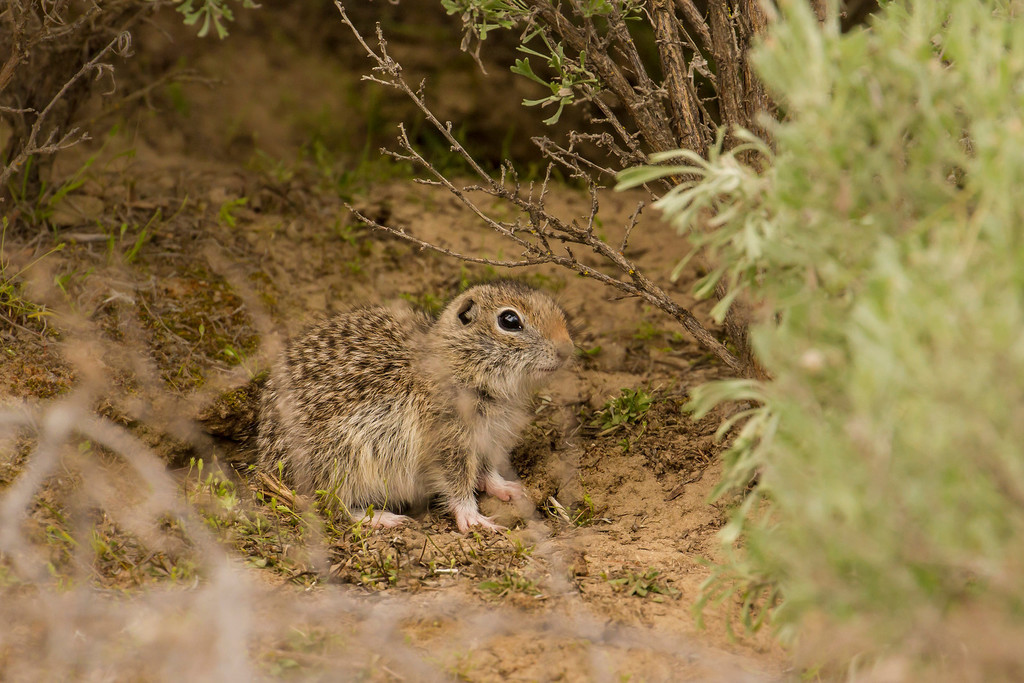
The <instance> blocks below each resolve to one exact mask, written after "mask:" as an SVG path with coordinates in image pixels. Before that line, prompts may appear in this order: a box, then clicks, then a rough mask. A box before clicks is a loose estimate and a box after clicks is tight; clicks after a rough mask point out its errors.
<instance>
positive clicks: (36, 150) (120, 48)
mask: <svg viewBox="0 0 1024 683" xmlns="http://www.w3.org/2000/svg"><path fill="white" fill-rule="evenodd" d="M130 47H131V34H129V33H128V32H127V31H124V32H122V33H120V34H118V35H117V36H116V37H115V38H114V39H113V40H111V41H110V42H109V43H107V45H106V47H104V48H103V49H102V50H100V51H99V52H97V53H96V55H95V56H94V57H93V58H92V59H90V60H89V61H88V62H86V63H85V64H83V65H82V67H81V68H80V69H79V70H78V71H77V72H76V73H75V75H74V76H72V77H71V78H69V79H68V80H67V82H65V83H64V85H63V86H62V87H61V89H60V90H58V91H57V94H56V95H54V96H53V97H52V98H51V99H50V102H49V103H48V104H47V105H46V106H45V107H44V108H43V110H42V111H41V112H39V113H38V114H37V115H36V120H35V121H34V122H33V123H32V128H31V129H30V130H29V133H28V139H27V140H25V144H24V145H22V147H21V149H20V150H18V153H17V154H16V155H15V156H14V158H13V159H12V160H11V161H10V162H9V163H7V165H6V166H4V167H3V170H0V187H5V186H6V185H7V181H8V180H10V177H11V176H12V175H14V173H15V172H16V171H17V170H18V169H19V168H21V167H22V166H23V165H24V163H25V162H26V161H28V159H29V157H32V156H35V155H38V154H55V153H57V152H59V151H60V150H62V149H67V148H68V147H73V146H75V145H77V144H78V143H80V142H82V141H83V140H88V139H89V134H88V133H79V129H78V128H72V129H71V130H70V131H68V132H66V133H64V134H63V135H60V134H59V133H58V131H57V129H56V128H54V129H52V130H51V131H50V132H49V133H48V134H47V136H46V139H45V141H43V142H40V141H39V137H40V135H41V134H42V129H43V124H44V123H45V122H46V118H47V116H48V115H49V114H50V112H51V111H52V110H53V108H54V107H55V106H56V105H57V103H58V102H60V101H61V100H62V99H63V98H64V96H65V95H66V94H67V92H68V90H70V89H71V87H72V86H73V85H75V83H77V82H78V81H80V80H81V79H83V78H85V76H86V75H87V74H89V73H91V72H93V71H96V72H98V75H102V74H103V73H104V72H109V71H112V67H111V66H110V65H109V64H105V63H103V62H102V61H101V60H102V59H103V58H105V57H106V56H107V55H108V54H110V53H111V52H116V53H118V54H124V53H126V52H127V51H128V50H129V48H130Z"/></svg>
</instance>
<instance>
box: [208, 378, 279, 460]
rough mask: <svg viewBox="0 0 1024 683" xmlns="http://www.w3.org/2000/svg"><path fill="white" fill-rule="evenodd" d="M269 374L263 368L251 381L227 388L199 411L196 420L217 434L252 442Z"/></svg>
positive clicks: (213, 433)
mask: <svg viewBox="0 0 1024 683" xmlns="http://www.w3.org/2000/svg"><path fill="white" fill-rule="evenodd" d="M268 376H269V375H268V373H266V372H262V373H260V374H258V375H256V376H255V377H253V378H252V379H251V380H249V383H248V384H244V385H242V386H240V387H238V388H237V389H232V390H231V391H226V392H224V393H223V394H221V395H220V396H218V397H217V398H216V399H215V400H214V401H213V403H211V404H209V405H208V406H206V407H204V408H203V409H202V410H200V411H199V414H198V415H197V416H196V421H197V422H199V424H201V425H202V426H203V429H205V430H206V431H207V432H209V433H210V434H212V435H214V436H219V437H222V438H225V439H231V440H232V441H238V442H241V443H252V442H253V441H254V440H255V438H256V429H257V425H258V421H259V412H260V397H261V396H262V394H263V387H264V386H265V385H266V383H267V377H268Z"/></svg>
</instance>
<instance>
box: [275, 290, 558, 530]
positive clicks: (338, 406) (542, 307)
mask: <svg viewBox="0 0 1024 683" xmlns="http://www.w3.org/2000/svg"><path fill="white" fill-rule="evenodd" d="M508 311H513V312H514V313H515V314H516V316H515V317H517V318H518V320H519V322H520V323H521V327H522V329H503V327H502V323H501V322H499V317H500V316H502V315H503V314H505V315H506V317H505V318H504V319H503V321H504V324H505V325H506V326H507V325H509V324H510V322H509V319H508V318H507V312H508ZM511 324H512V325H513V326H514V324H515V323H514V321H513V322H512V323H511ZM572 351H573V345H572V341H571V339H570V337H569V333H568V331H567V326H566V319H565V314H564V312H563V311H562V309H561V308H559V307H558V305H557V304H555V303H554V302H553V301H552V300H551V299H550V298H549V297H547V296H546V295H544V294H542V293H540V292H538V291H536V290H534V289H532V288H530V287H527V286H526V285H523V284H521V283H518V282H512V281H502V282H497V283H490V284H485V285H478V286H476V287H473V288H470V289H469V290H467V291H465V292H463V293H462V294H461V295H459V296H458V297H456V298H455V299H454V300H453V301H452V302H451V303H449V304H448V306H447V307H446V308H445V309H444V311H442V313H441V315H440V316H439V317H438V319H437V320H436V321H435V320H432V319H431V318H429V317H428V316H426V315H424V314H421V313H415V312H413V311H412V310H410V309H408V308H393V309H389V308H364V309H359V310H355V311H351V312H349V313H344V314H341V315H338V316H335V317H333V318H330V319H327V320H324V321H322V322H320V323H318V324H316V325H314V326H313V327H311V328H310V329H309V330H307V331H306V332H305V333H304V334H303V335H302V336H300V337H299V338H298V339H296V340H294V341H293V342H292V343H291V344H290V345H289V346H288V348H287V349H286V350H285V352H284V354H283V355H282V357H281V359H280V360H279V362H278V363H277V365H276V366H275V368H274V369H273V370H272V371H271V375H270V379H269V381H268V382H267V387H266V390H265V391H264V393H263V397H262V401H261V406H260V420H259V429H258V437H257V443H258V447H259V451H260V464H261V466H262V467H264V468H266V469H267V470H269V471H277V470H278V469H280V470H281V472H282V473H283V474H284V476H285V477H286V478H287V479H288V480H290V481H291V482H292V483H293V484H294V485H295V486H297V487H298V488H299V489H300V490H303V491H305V492H313V491H317V490H323V491H330V492H332V493H333V494H334V495H335V496H336V497H337V500H338V501H340V502H341V504H342V505H343V506H344V507H345V508H347V510H348V511H350V513H352V514H354V515H357V514H362V510H363V509H364V508H366V507H367V506H370V505H372V506H373V507H374V508H375V509H377V510H389V511H393V510H401V509H404V508H407V507H410V506H417V505H421V504H423V503H425V502H426V501H428V500H429V499H430V498H431V497H433V496H435V495H439V496H440V497H441V498H442V500H443V501H444V503H445V505H446V506H447V507H448V509H449V510H450V511H451V512H452V514H453V515H454V516H455V520H456V522H457V524H458V526H459V529H460V530H462V531H464V532H465V531H466V530H468V528H469V527H470V526H472V525H480V526H484V527H489V528H493V527H494V524H493V523H492V522H491V521H490V520H489V519H488V518H487V517H484V516H483V515H481V514H480V512H479V510H478V508H477V505H476V498H475V491H476V490H477V489H478V488H479V489H483V490H485V491H487V492H488V493H491V494H492V495H497V496H499V497H501V498H503V499H504V500H508V499H510V498H511V497H513V496H519V495H523V494H522V489H521V487H519V485H518V484H514V483H512V482H508V481H505V480H504V479H502V478H501V476H500V475H499V474H498V473H497V466H498V465H499V464H500V463H501V462H502V461H503V460H504V459H505V458H507V455H508V451H509V449H510V448H511V447H512V446H513V445H514V444H515V442H516V441H517V440H518V438H519V434H520V432H521V430H522V428H523V427H524V426H525V425H526V423H527V421H528V419H529V410H528V408H529V402H530V398H531V395H532V393H533V391H534V390H535V389H537V388H538V387H539V386H540V385H542V384H544V383H546V382H547V381H548V380H549V379H550V377H551V376H552V375H553V374H554V372H555V371H556V370H558V369H559V368H561V367H562V366H563V365H565V363H566V362H567V361H568V360H569V358H570V357H571V356H572ZM404 519H405V518H403V517H400V516H398V515H395V514H394V513H393V512H383V513H381V514H379V515H375V516H374V517H373V519H372V522H373V523H374V524H379V525H394V524H399V523H401V522H402V521H404Z"/></svg>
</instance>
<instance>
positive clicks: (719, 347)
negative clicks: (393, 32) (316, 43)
mask: <svg viewBox="0 0 1024 683" xmlns="http://www.w3.org/2000/svg"><path fill="white" fill-rule="evenodd" d="M528 2H529V3H530V4H531V6H533V7H534V8H535V11H536V12H537V13H538V14H541V15H545V17H544V18H545V20H549V19H553V20H554V21H561V22H562V24H560V25H558V31H559V34H560V35H562V37H563V39H565V40H566V42H568V43H570V47H571V48H573V49H577V48H579V49H582V48H583V47H585V42H586V38H585V37H584V36H583V34H582V33H581V32H580V30H579V29H578V28H577V27H574V26H572V25H568V24H567V23H566V22H565V19H564V17H561V15H560V14H558V16H557V17H550V16H547V15H546V14H545V13H547V14H550V13H551V12H554V13H555V14H557V11H556V10H553V9H552V8H551V6H550V5H547V4H545V3H539V2H536V0H528ZM335 6H336V7H337V8H338V11H339V13H340V14H341V19H342V21H343V23H345V24H346V25H347V26H348V27H349V29H350V30H351V31H352V33H353V35H354V36H355V38H356V40H357V41H358V42H359V44H360V45H361V46H362V47H363V49H364V50H365V51H366V54H367V55H368V56H369V57H370V59H371V60H373V62H374V64H375V65H374V66H373V67H372V75H370V76H366V77H364V78H366V79H367V80H372V81H374V82H377V83H380V84H382V85H386V86H388V87H391V88H395V89H397V90H399V91H401V92H402V93H404V94H405V95H406V96H407V97H408V98H409V99H410V100H412V102H413V103H414V104H415V105H416V107H417V108H418V109H419V110H420V111H421V112H422V113H423V115H424V116H425V117H426V119H427V121H429V122H430V124H431V125H432V126H433V127H434V128H435V129H436V130H437V131H438V132H439V133H440V134H441V135H442V136H443V137H444V139H445V140H446V141H447V142H448V144H449V146H450V148H451V150H452V151H453V152H454V153H455V154H457V155H458V156H460V157H461V158H462V159H463V160H465V161H466V163H467V165H468V166H469V167H470V168H471V169H472V170H473V172H474V174H475V175H476V176H477V177H478V178H479V179H480V181H481V182H480V184H478V185H467V186H463V187H458V186H456V185H455V184H454V183H452V182H451V181H450V180H449V179H448V178H446V177H445V175H444V174H443V173H441V172H440V171H439V170H437V168H436V167H434V166H433V165H432V164H431V163H430V162H429V161H428V160H427V159H426V158H424V157H423V156H422V155H421V154H420V153H419V152H418V151H417V150H416V149H415V148H414V147H413V145H412V143H411V142H410V140H409V138H408V135H407V134H406V131H405V128H404V126H401V125H400V126H399V137H398V142H399V145H400V147H401V151H400V152H389V154H391V155H392V156H395V157H396V158H401V159H405V160H408V161H412V162H414V163H416V164H417V165H419V166H420V167H421V168H423V169H424V170H425V171H426V172H427V173H429V174H430V176H432V178H431V179H427V180H424V181H422V182H425V183H426V184H430V185H438V186H441V187H444V188H445V189H447V190H448V191H449V192H450V193H452V194H453V195H454V196H455V197H457V198H458V199H459V201H460V202H461V203H462V204H464V205H465V206H466V207H467V208H468V209H469V210H470V211H472V212H473V213H474V214H475V215H476V216H478V217H479V218H480V219H481V220H482V221H483V222H484V223H485V224H486V225H487V226H488V227H489V228H491V229H492V230H494V231H495V232H497V233H498V234H500V235H502V236H503V237H505V238H506V239H509V240H510V241H512V242H513V243H515V244H516V245H518V246H519V247H520V248H522V250H523V258H522V259H519V260H500V259H490V258H486V257H481V256H475V255H471V254H462V253H459V252H455V251H453V250H451V249H448V248H446V247H443V246H440V245H437V244H432V243H430V242H427V241H425V240H422V239H419V238H417V237H414V236H412V235H410V234H408V233H407V232H406V231H405V230H403V229H400V228H393V227H390V226H385V225H381V224H380V223H378V222H376V221H374V220H372V219H370V218H369V217H367V216H365V215H364V214H362V213H361V212H359V211H357V210H356V209H354V208H352V207H351V206H349V207H348V208H349V210H350V211H352V212H353V214H354V215H356V216H357V217H358V218H359V219H360V220H362V221H363V222H365V223H366V224H367V225H370V226H372V227H374V228H376V229H379V230H382V231H384V232H386V233H388V234H391V235H394V236H395V237H398V238H400V239H403V240H406V241H408V242H410V243H412V244H415V245H417V246H418V247H420V248H421V249H431V250H433V251H435V252H438V253H441V254H445V255H447V256H452V257H454V258H458V259H460V260H464V261H468V262H471V263H482V264H487V265H492V266H501V267H521V266H529V265H539V264H545V263H551V264H555V265H558V266H562V267H564V268H568V269H569V270H572V271H575V272H577V273H579V274H580V275H582V276H584V277H589V278H592V279H594V280H597V281H598V282H601V283H604V284H606V285H608V286H610V287H614V288H615V289H617V290H619V291H620V292H622V293H624V294H626V295H628V296H635V297H640V298H642V299H644V300H646V301H648V302H649V303H651V304H652V305H654V306H655V307H657V308H659V309H661V310H662V311H665V312H666V313H668V314H669V315H671V316H672V317H674V318H675V319H676V320H677V321H678V322H679V323H680V324H681V325H682V326H683V327H684V328H685V329H686V330H687V331H688V332H689V333H690V334H691V335H692V336H693V337H694V339H696V340H697V342H698V343H699V344H700V345H701V346H703V347H704V348H706V349H708V350H709V351H711V352H712V353H713V354H714V355H715V356H716V357H718V358H719V359H721V360H722V362H723V363H725V364H726V365H727V366H728V367H730V368H731V369H732V370H734V371H735V372H737V373H740V374H744V373H745V372H746V367H745V365H744V363H743V361H741V360H740V359H739V358H737V357H736V356H735V355H734V354H733V353H732V352H730V351H729V350H728V349H727V348H726V347H725V345H724V344H722V343H721V342H720V341H719V340H718V339H716V338H715V337H714V335H713V334H711V332H710V331H708V330H707V329H706V328H705V327H704V326H703V325H702V324H701V323H700V321H698V320H697V319H696V318H695V317H694V316H693V314H692V313H690V311H688V310H686V309H685V308H683V307H681V306H679V304H677V303H676V302H675V301H673V300H672V299H671V297H669V296H668V294H667V293H666V292H665V291H664V290H663V289H662V288H661V287H659V286H658V285H657V284H655V283H654V282H652V281H651V280H650V279H649V278H647V276H646V275H645V274H644V273H643V272H642V270H641V269H640V268H638V267H637V265H636V264H635V263H634V262H633V261H631V260H630V259H629V258H627V257H626V256H625V254H624V252H625V247H626V244H627V242H628V239H629V234H630V233H631V232H632V230H633V228H634V227H635V226H636V223H637V220H638V217H639V214H640V211H641V209H642V207H643V204H642V203H641V205H640V206H638V207H637V210H636V211H635V212H634V214H633V215H632V216H631V218H630V223H629V225H628V226H627V228H626V232H625V235H624V238H623V242H622V248H621V249H614V248H613V247H611V246H610V245H609V244H607V243H605V242H604V241H602V240H601V239H600V238H598V237H597V236H596V235H595V234H594V225H595V221H596V217H597V212H598V208H599V202H598V192H597V190H598V187H597V185H596V184H595V183H594V181H593V180H592V179H591V178H590V176H589V174H588V172H587V170H584V169H585V168H586V169H588V170H591V171H595V172H597V173H608V174H611V173H612V171H611V170H610V169H606V168H603V167H601V166H599V165H597V164H594V163H593V162H589V161H587V160H586V159H584V158H583V157H582V156H580V155H579V154H577V153H576V152H575V151H573V150H572V148H571V145H570V149H563V148H561V147H559V146H558V145H555V144H554V143H552V142H551V141H549V140H545V139H541V140H539V141H535V142H537V144H538V145H539V146H540V147H541V149H542V150H543V151H544V152H545V154H547V155H548V156H549V158H551V159H553V160H554V161H556V162H558V163H560V164H562V165H563V166H565V167H566V168H568V169H570V171H571V172H572V173H573V175H575V176H577V177H580V178H585V179H587V181H588V184H589V187H590V194H591V206H590V211H589V213H588V215H587V216H586V223H585V225H581V224H580V222H579V221H578V220H572V221H566V220H563V219H562V218H559V217H558V216H556V215H554V214H551V213H549V212H548V211H547V210H546V209H545V199H546V196H547V193H548V191H549V187H550V181H551V172H552V168H553V164H548V166H547V168H546V170H545V175H544V178H543V179H542V180H541V181H540V183H539V184H537V183H530V185H529V187H528V188H526V192H525V194H524V193H523V191H522V188H521V187H520V185H519V182H518V176H517V175H516V174H515V171H514V169H513V168H512V167H511V166H510V165H508V164H504V165H503V166H502V170H501V176H500V180H495V179H494V178H493V177H491V176H490V175H489V174H488V173H487V172H486V171H485V170H484V169H483V168H482V167H481V166H480V165H479V164H478V163H477V162H476V160H475V159H474V158H473V157H472V156H471V155H470V154H469V152H468V151H467V150H466V149H465V148H464V147H463V146H462V144H461V143H460V142H459V141H458V140H457V139H456V138H455V136H454V135H453V134H452V128H451V124H450V123H448V122H444V123H442V122H441V121H440V120H438V119H437V117H436V116H435V115H434V114H433V112H431V111H430V109H429V108H428V107H427V105H426V103H425V101H424V96H423V86H422V84H421V86H420V87H419V88H417V89H416V90H414V89H413V88H411V87H410V86H409V84H408V83H407V82H406V81H405V79H404V78H403V76H402V67H401V65H400V64H398V63H397V62H396V61H395V60H393V59H392V58H391V57H390V56H389V54H388V51H387V41H386V40H385V38H384V35H383V33H382V31H381V29H380V26H379V25H378V26H377V41H376V42H377V46H376V48H373V47H371V46H370V45H369V43H367V41H366V40H365V39H364V38H363V36H362V35H361V34H360V33H359V31H358V29H357V28H356V27H355V25H354V24H353V23H352V22H351V21H350V19H349V18H348V16H347V14H346V13H345V8H344V6H343V5H342V3H341V2H340V0H335ZM559 18H560V19H559ZM567 36H570V37H571V38H570V37H567ZM591 39H593V36H591ZM574 40H575V41H577V43H578V44H577V45H574V44H573V41H574ZM676 40H678V38H676ZM601 58H603V59H604V60H606V64H605V65H604V67H602V68H605V69H607V70H608V71H607V73H608V74H611V75H612V77H613V78H618V79H619V83H618V85H619V86H620V87H621V88H625V90H623V94H624V95H626V96H628V97H630V98H631V99H630V100H628V101H627V100H625V99H623V103H624V104H626V106H627V108H630V106H632V107H635V108H638V109H637V111H638V112H640V113H639V116H640V117H641V119H642V118H643V117H644V116H646V117H648V118H649V119H656V118H658V117H657V116H654V115H653V114H652V111H653V110H652V108H651V106H650V104H651V101H653V100H651V98H653V97H655V95H656V93H655V92H654V91H653V90H651V91H650V92H647V93H642V94H640V95H638V93H637V91H636V90H634V89H632V87H631V86H630V85H629V83H628V81H627V80H626V79H625V77H624V76H623V75H622V73H621V72H620V71H618V67H617V66H615V64H614V62H612V61H611V60H610V58H608V57H607V55H606V54H594V53H588V62H592V60H593V59H598V60H599V59H601ZM599 71H600V69H599ZM606 75H607V74H601V77H602V79H605V80H606ZM684 77H685V76H684ZM627 91H628V92H627ZM589 94H590V95H591V96H593V101H594V102H595V103H597V105H598V107H599V108H600V109H601V111H602V113H603V114H604V115H605V117H606V120H607V121H608V122H609V123H611V124H612V126H613V128H614V129H615V130H616V133H617V134H618V135H619V136H620V137H621V138H622V139H623V140H624V141H625V143H626V145H627V147H628V148H629V151H628V152H627V151H626V150H620V151H621V152H622V153H623V154H622V156H623V157H626V158H627V159H630V160H633V162H634V163H636V162H642V161H644V160H645V155H644V154H643V152H642V151H641V149H640V145H639V141H638V139H637V137H636V136H635V135H633V134H631V133H629V132H628V131H627V130H626V129H625V127H624V126H622V124H621V123H620V122H619V121H618V119H617V118H616V117H615V115H614V113H613V112H612V111H611V109H610V107H608V105H607V103H605V102H603V101H602V100H601V98H600V97H597V96H596V95H597V93H596V92H594V91H591V92H590V93H589ZM641 99H643V100H644V101H643V102H641V101H640V100H641ZM631 115H633V114H632V110H631ZM666 119H667V117H666V116H664V115H662V116H661V117H660V120H657V121H656V122H653V123H652V122H651V121H647V123H648V124H649V126H653V128H652V127H648V128H645V127H644V125H640V129H641V131H642V132H643V136H644V137H645V138H646V139H647V142H648V143H649V144H651V146H652V147H654V148H655V149H659V148H663V149H664V148H671V147H674V146H675V145H674V144H672V143H671V140H672V135H671V132H670V131H669V129H668V124H667V121H666ZM634 120H635V121H638V123H639V122H640V119H638V118H637V116H635V115H634ZM662 134H664V135H662ZM575 139H586V138H585V137H584V136H578V137H577V138H575ZM652 140H653V141H652ZM659 146H661V147H659ZM665 146H668V147H665ZM471 192H484V193H486V194H487V195H490V196H492V197H495V198H498V199H501V200H503V201H506V202H508V203H510V204H511V205H513V206H515V207H516V208H518V209H519V210H520V211H522V212H523V214H524V215H525V216H526V217H528V218H529V225H528V227H527V226H524V225H523V224H522V222H521V220H520V219H516V220H515V221H514V222H502V221H497V220H494V219H493V218H491V217H490V216H488V215H487V213H486V212H485V211H484V210H483V209H481V208H480V206H479V205H478V204H477V203H476V202H475V201H474V200H473V198H472V197H470V196H469V194H470V193H471ZM575 244H578V245H581V246H583V247H586V248H587V249H589V250H590V251H592V252H593V253H594V254H596V255H597V256H598V257H599V258H600V259H601V262H602V263H604V264H608V265H611V266H613V267H614V269H615V270H617V271H618V272H619V273H621V274H622V275H621V276H618V277H616V276H613V275H610V274H608V273H606V272H604V271H603V270H600V269H598V268H596V267H593V266H590V265H586V264H584V263H582V262H581V261H580V260H579V259H577V257H576V256H575V254H574V252H573V249H572V246H571V245H575ZM559 245H561V247H562V250H561V251H556V249H555V247H558V246H559ZM563 251H564V253H562V252H563Z"/></svg>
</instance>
